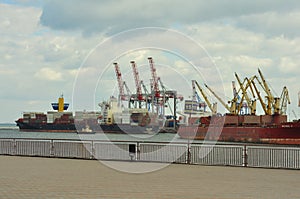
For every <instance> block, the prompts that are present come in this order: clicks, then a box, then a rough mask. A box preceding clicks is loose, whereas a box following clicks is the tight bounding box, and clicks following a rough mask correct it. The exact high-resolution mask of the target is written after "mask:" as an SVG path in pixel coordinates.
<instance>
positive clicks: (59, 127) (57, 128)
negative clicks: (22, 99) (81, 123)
mask: <svg viewBox="0 0 300 199" xmlns="http://www.w3.org/2000/svg"><path fill="white" fill-rule="evenodd" d="M51 105H52V109H53V111H48V112H47V114H45V113H42V112H24V113H23V117H22V118H19V119H18V120H17V121H16V123H17V126H18V127H19V129H20V131H29V132H34V131H39V132H43V131H44V132H74V133H75V132H76V128H75V125H74V117H73V113H72V112H65V111H66V110H67V109H68V107H69V104H68V103H64V98H63V96H61V97H60V98H59V99H58V103H52V104H51Z"/></svg>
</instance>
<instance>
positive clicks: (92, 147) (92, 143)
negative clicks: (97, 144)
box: [90, 140, 95, 159]
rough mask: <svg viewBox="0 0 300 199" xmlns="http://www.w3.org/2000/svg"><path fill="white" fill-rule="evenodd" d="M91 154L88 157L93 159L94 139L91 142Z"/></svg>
mask: <svg viewBox="0 0 300 199" xmlns="http://www.w3.org/2000/svg"><path fill="white" fill-rule="evenodd" d="M91 145H92V146H91V156H90V159H95V148H94V141H93V140H92V142H91Z"/></svg>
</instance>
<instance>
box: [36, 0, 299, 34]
mask: <svg viewBox="0 0 300 199" xmlns="http://www.w3.org/2000/svg"><path fill="white" fill-rule="evenodd" d="M298 5H299V3H298V1H295V0H290V1H271V0H266V1H259V0H255V1H251V2H249V1H241V0H228V1H218V0H211V1H184V2H183V1H179V0H173V1H171V0H165V1H159V0H154V1H125V0H116V1H107V0H102V1H101V0H99V1H96V0H89V1H81V0H72V1H71V0H65V1H59V0H51V1H46V3H45V4H44V6H43V13H42V15H41V18H40V21H41V23H42V24H43V25H45V26H49V27H51V28H53V29H59V30H74V29H77V30H82V31H83V32H84V33H85V34H90V33H94V32H103V31H105V32H107V33H116V32H119V31H121V30H126V29H131V28H136V27H144V26H163V27H169V26H174V25H178V24H184V25H187V24H193V23H199V22H203V21H210V20H218V19H224V18H232V19H235V18H236V17H240V16H245V15H251V14H257V13H265V12H272V11H278V12H287V11H290V10H294V9H295V8H297V6H298Z"/></svg>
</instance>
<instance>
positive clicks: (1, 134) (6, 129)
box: [0, 124, 187, 143]
mask: <svg viewBox="0 0 300 199" xmlns="http://www.w3.org/2000/svg"><path fill="white" fill-rule="evenodd" d="M1 138H16V139H22V138H24V139H63V140H65V139H69V140H107V141H135V142H137V141H141V142H143V141H147V142H183V143H186V142H187V140H185V139H181V138H180V137H179V136H178V135H177V134H176V133H158V134H104V133H96V134H77V133H54V132H22V131H19V128H18V127H17V126H16V125H15V124H0V139H1Z"/></svg>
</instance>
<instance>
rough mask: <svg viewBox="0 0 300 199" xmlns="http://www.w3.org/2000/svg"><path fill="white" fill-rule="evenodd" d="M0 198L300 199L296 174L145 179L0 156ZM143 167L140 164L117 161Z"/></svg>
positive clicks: (161, 173) (231, 170)
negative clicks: (299, 198)
mask: <svg viewBox="0 0 300 199" xmlns="http://www.w3.org/2000/svg"><path fill="white" fill-rule="evenodd" d="M0 162H1V164H0V176H1V177H0V196H1V198H2V199H9V198H14V199H15V198H19V199H22V198H72V199H74V198H265V199H267V198H272V199H273V198H298V197H299V196H300V189H299V187H298V185H299V183H300V178H299V177H298V176H299V174H300V173H299V172H300V171H299V170H283V169H259V168H245V167H223V166H201V165H186V164H170V165H169V166H168V167H166V168H164V169H161V170H158V171H155V172H151V173H144V174H129V173H124V172H120V171H116V170H114V169H111V168H109V167H107V166H105V165H103V164H102V163H100V162H99V161H97V160H83V159H61V158H42V157H20V156H0ZM112 163H114V164H123V166H135V167H144V166H145V164H147V166H151V164H160V163H142V162H119V161H113V162H112Z"/></svg>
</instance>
